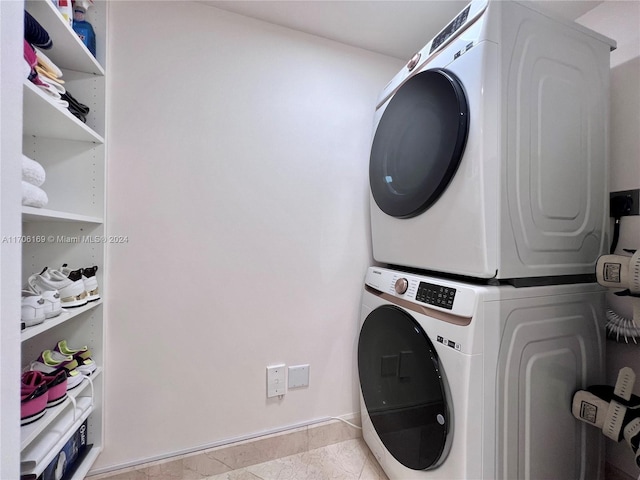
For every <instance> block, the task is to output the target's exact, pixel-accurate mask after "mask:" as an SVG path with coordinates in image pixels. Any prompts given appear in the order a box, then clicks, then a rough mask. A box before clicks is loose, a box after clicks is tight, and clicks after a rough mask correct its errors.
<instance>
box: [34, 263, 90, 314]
mask: <svg viewBox="0 0 640 480" xmlns="http://www.w3.org/2000/svg"><path fill="white" fill-rule="evenodd" d="M74 278H75V276H74ZM28 283H29V285H30V286H31V289H33V290H35V291H37V292H38V293H40V294H42V292H44V291H47V290H49V291H50V290H57V291H58V292H59V294H60V305H61V307H62V308H72V307H81V306H82V305H86V304H87V292H85V290H84V283H83V282H82V279H81V278H80V276H78V278H77V280H74V279H71V278H68V277H67V276H65V275H63V274H62V273H61V272H59V271H57V270H51V269H49V268H47V267H45V269H44V270H42V272H41V273H39V274H35V275H31V276H30V277H29V280H28Z"/></svg>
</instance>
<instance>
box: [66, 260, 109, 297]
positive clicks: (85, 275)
mask: <svg viewBox="0 0 640 480" xmlns="http://www.w3.org/2000/svg"><path fill="white" fill-rule="evenodd" d="M97 271H98V267H97V266H95V265H94V266H93V267H87V268H78V269H73V268H70V267H69V266H68V265H67V264H66V263H65V264H63V265H62V268H61V269H60V272H62V274H63V275H67V276H69V277H70V276H71V275H72V274H73V272H80V275H81V278H82V282H83V283H84V290H85V292H87V302H94V301H96V300H100V293H99V290H98V280H97V279H96V272H97ZM74 275H77V274H74Z"/></svg>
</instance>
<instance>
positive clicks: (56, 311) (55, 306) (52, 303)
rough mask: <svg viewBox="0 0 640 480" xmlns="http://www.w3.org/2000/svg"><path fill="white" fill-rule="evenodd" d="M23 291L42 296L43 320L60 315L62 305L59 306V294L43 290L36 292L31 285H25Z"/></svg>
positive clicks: (54, 291) (55, 291)
mask: <svg viewBox="0 0 640 480" xmlns="http://www.w3.org/2000/svg"><path fill="white" fill-rule="evenodd" d="M25 290H27V291H30V292H31V293H35V294H36V295H40V296H42V299H43V300H44V316H45V318H53V317H57V316H58V315H60V314H61V313H62V305H61V304H60V293H59V292H58V291H57V290H44V291H42V292H38V291H37V290H36V289H35V288H33V287H32V286H31V285H27V286H26V288H25Z"/></svg>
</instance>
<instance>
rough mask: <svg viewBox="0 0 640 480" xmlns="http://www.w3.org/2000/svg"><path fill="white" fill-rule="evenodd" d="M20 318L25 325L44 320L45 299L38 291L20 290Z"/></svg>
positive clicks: (28, 325) (35, 323)
mask: <svg viewBox="0 0 640 480" xmlns="http://www.w3.org/2000/svg"><path fill="white" fill-rule="evenodd" d="M20 319H21V321H22V323H24V326H25V327H32V326H33V325H38V324H39V323H42V322H44V319H45V301H44V299H43V298H42V296H41V295H40V294H39V293H34V292H32V291H30V290H22V303H21V308H20Z"/></svg>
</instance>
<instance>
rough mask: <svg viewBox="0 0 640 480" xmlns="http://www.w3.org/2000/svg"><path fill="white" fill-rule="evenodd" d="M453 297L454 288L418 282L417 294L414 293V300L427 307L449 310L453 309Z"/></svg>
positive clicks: (454, 293)
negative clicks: (432, 306)
mask: <svg viewBox="0 0 640 480" xmlns="http://www.w3.org/2000/svg"><path fill="white" fill-rule="evenodd" d="M455 296H456V289H455V288H452V287H444V286H442V285H434V284H432V283H427V282H420V284H419V285H418V292H417V293H416V300H418V301H419V302H422V303H426V304H428V305H435V306H436V307H441V308H446V309H447V310H451V309H453V300H454V298H455Z"/></svg>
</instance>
